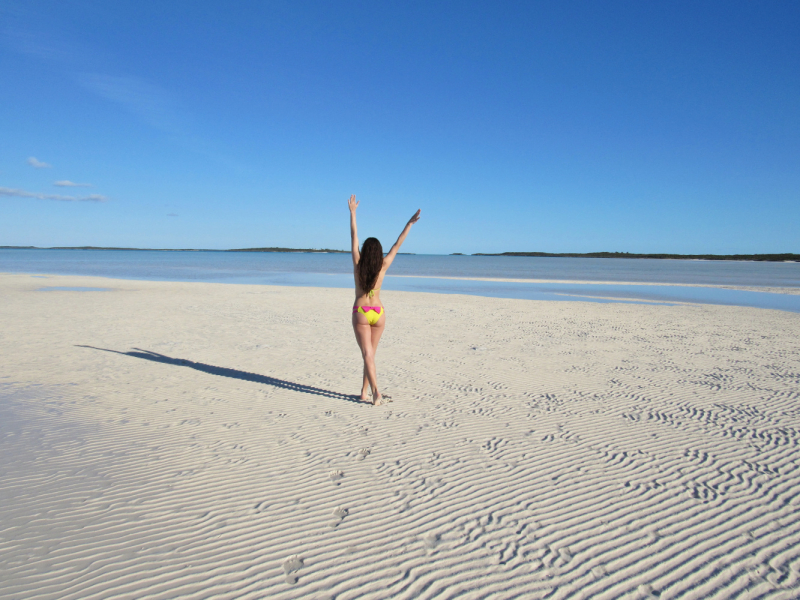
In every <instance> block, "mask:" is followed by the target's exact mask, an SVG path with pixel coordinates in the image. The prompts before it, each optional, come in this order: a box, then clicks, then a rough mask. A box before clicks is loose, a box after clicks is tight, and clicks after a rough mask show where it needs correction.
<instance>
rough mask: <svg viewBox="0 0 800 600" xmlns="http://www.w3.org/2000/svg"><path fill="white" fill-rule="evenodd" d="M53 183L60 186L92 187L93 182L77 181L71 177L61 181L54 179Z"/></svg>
mask: <svg viewBox="0 0 800 600" xmlns="http://www.w3.org/2000/svg"><path fill="white" fill-rule="evenodd" d="M53 185H56V186H58V187H92V184H91V183H75V182H74V181H70V180H69V179H62V180H61V181H54V182H53Z"/></svg>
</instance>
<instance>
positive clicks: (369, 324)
mask: <svg viewBox="0 0 800 600" xmlns="http://www.w3.org/2000/svg"><path fill="white" fill-rule="evenodd" d="M347 204H348V206H349V207H350V240H351V242H352V252H353V275H354V276H355V280H356V303H355V305H354V306H353V331H355V333H356V341H357V342H358V347H359V348H361V356H362V357H363V358H364V383H363V385H362V386H361V400H364V401H367V400H369V396H368V395H367V392H368V391H369V388H371V389H372V403H373V404H375V405H378V404H382V402H381V401H382V400H383V399H384V398H387V399H388V396H382V395H381V393H380V391H378V378H377V374H376V371H375V352H376V351H377V350H378V342H379V341H380V340H381V335H382V334H383V328H384V326H385V325H386V310H385V309H384V308H383V303H382V302H381V284H382V283H383V276H384V275H386V271H387V270H388V269H389V267H390V266H391V264H392V261H393V260H394V257H395V256H397V251H398V250H400V246H402V244H403V242H404V241H405V239H406V236H407V235H408V232H409V231H411V226H412V225H413V224H414V223H416V222H417V221H419V213H420V211H419V210H418V211H417V212H416V213H414V216H413V217H411V219H410V220H409V221H408V223H406V226H405V227H404V228H403V232H402V233H401V234H400V237H398V238H397V241H396V242H395V243H394V246H392V249H391V250H389V254H387V255H386V257H384V256H383V248H382V247H381V243H380V242H379V241H378V240H377V239H375V238H367V239H366V240H364V245H363V246H362V247H361V252H359V251H358V232H357V230H356V208H358V202H356V197H355V196H354V195H353V196H350V201H349V202H348V203H347Z"/></svg>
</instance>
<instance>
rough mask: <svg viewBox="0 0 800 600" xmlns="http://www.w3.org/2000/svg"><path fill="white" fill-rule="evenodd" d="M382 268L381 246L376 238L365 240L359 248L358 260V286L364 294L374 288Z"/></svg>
mask: <svg viewBox="0 0 800 600" xmlns="http://www.w3.org/2000/svg"><path fill="white" fill-rule="evenodd" d="M382 268H383V246H381V243H380V242H379V241H378V238H373V237H371V238H367V239H365V240H364V245H363V246H361V257H360V258H359V259H358V285H360V286H361V289H362V290H363V291H364V293H369V291H370V290H371V289H372V288H373V287H375V282H376V281H377V280H378V275H379V274H380V272H381V269H382Z"/></svg>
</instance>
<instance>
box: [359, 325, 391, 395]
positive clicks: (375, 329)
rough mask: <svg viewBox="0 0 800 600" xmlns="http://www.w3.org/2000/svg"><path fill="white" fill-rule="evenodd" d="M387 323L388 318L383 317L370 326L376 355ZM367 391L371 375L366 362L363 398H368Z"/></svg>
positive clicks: (362, 390)
mask: <svg viewBox="0 0 800 600" xmlns="http://www.w3.org/2000/svg"><path fill="white" fill-rule="evenodd" d="M385 325H386V319H381V320H379V321H378V322H377V323H376V324H375V325H374V326H372V327H370V330H371V334H372V340H371V341H372V352H373V354H375V355H377V354H378V342H380V341H381V336H382V335H383V330H384V328H385ZM376 368H377V367H376ZM367 392H369V376H368V374H367V364H366V363H364V383H363V384H362V386H361V398H362V400H366V399H367Z"/></svg>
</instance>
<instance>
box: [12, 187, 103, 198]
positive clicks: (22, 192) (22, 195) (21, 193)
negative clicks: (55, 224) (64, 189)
mask: <svg viewBox="0 0 800 600" xmlns="http://www.w3.org/2000/svg"><path fill="white" fill-rule="evenodd" d="M0 196H6V197H9V198H36V199H37V200H57V201H59V202H106V201H107V200H108V198H107V197H106V196H101V195H100V194H91V195H89V196H62V195H60V194H35V193H34V192H26V191H25V190H17V189H13V188H5V187H0Z"/></svg>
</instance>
